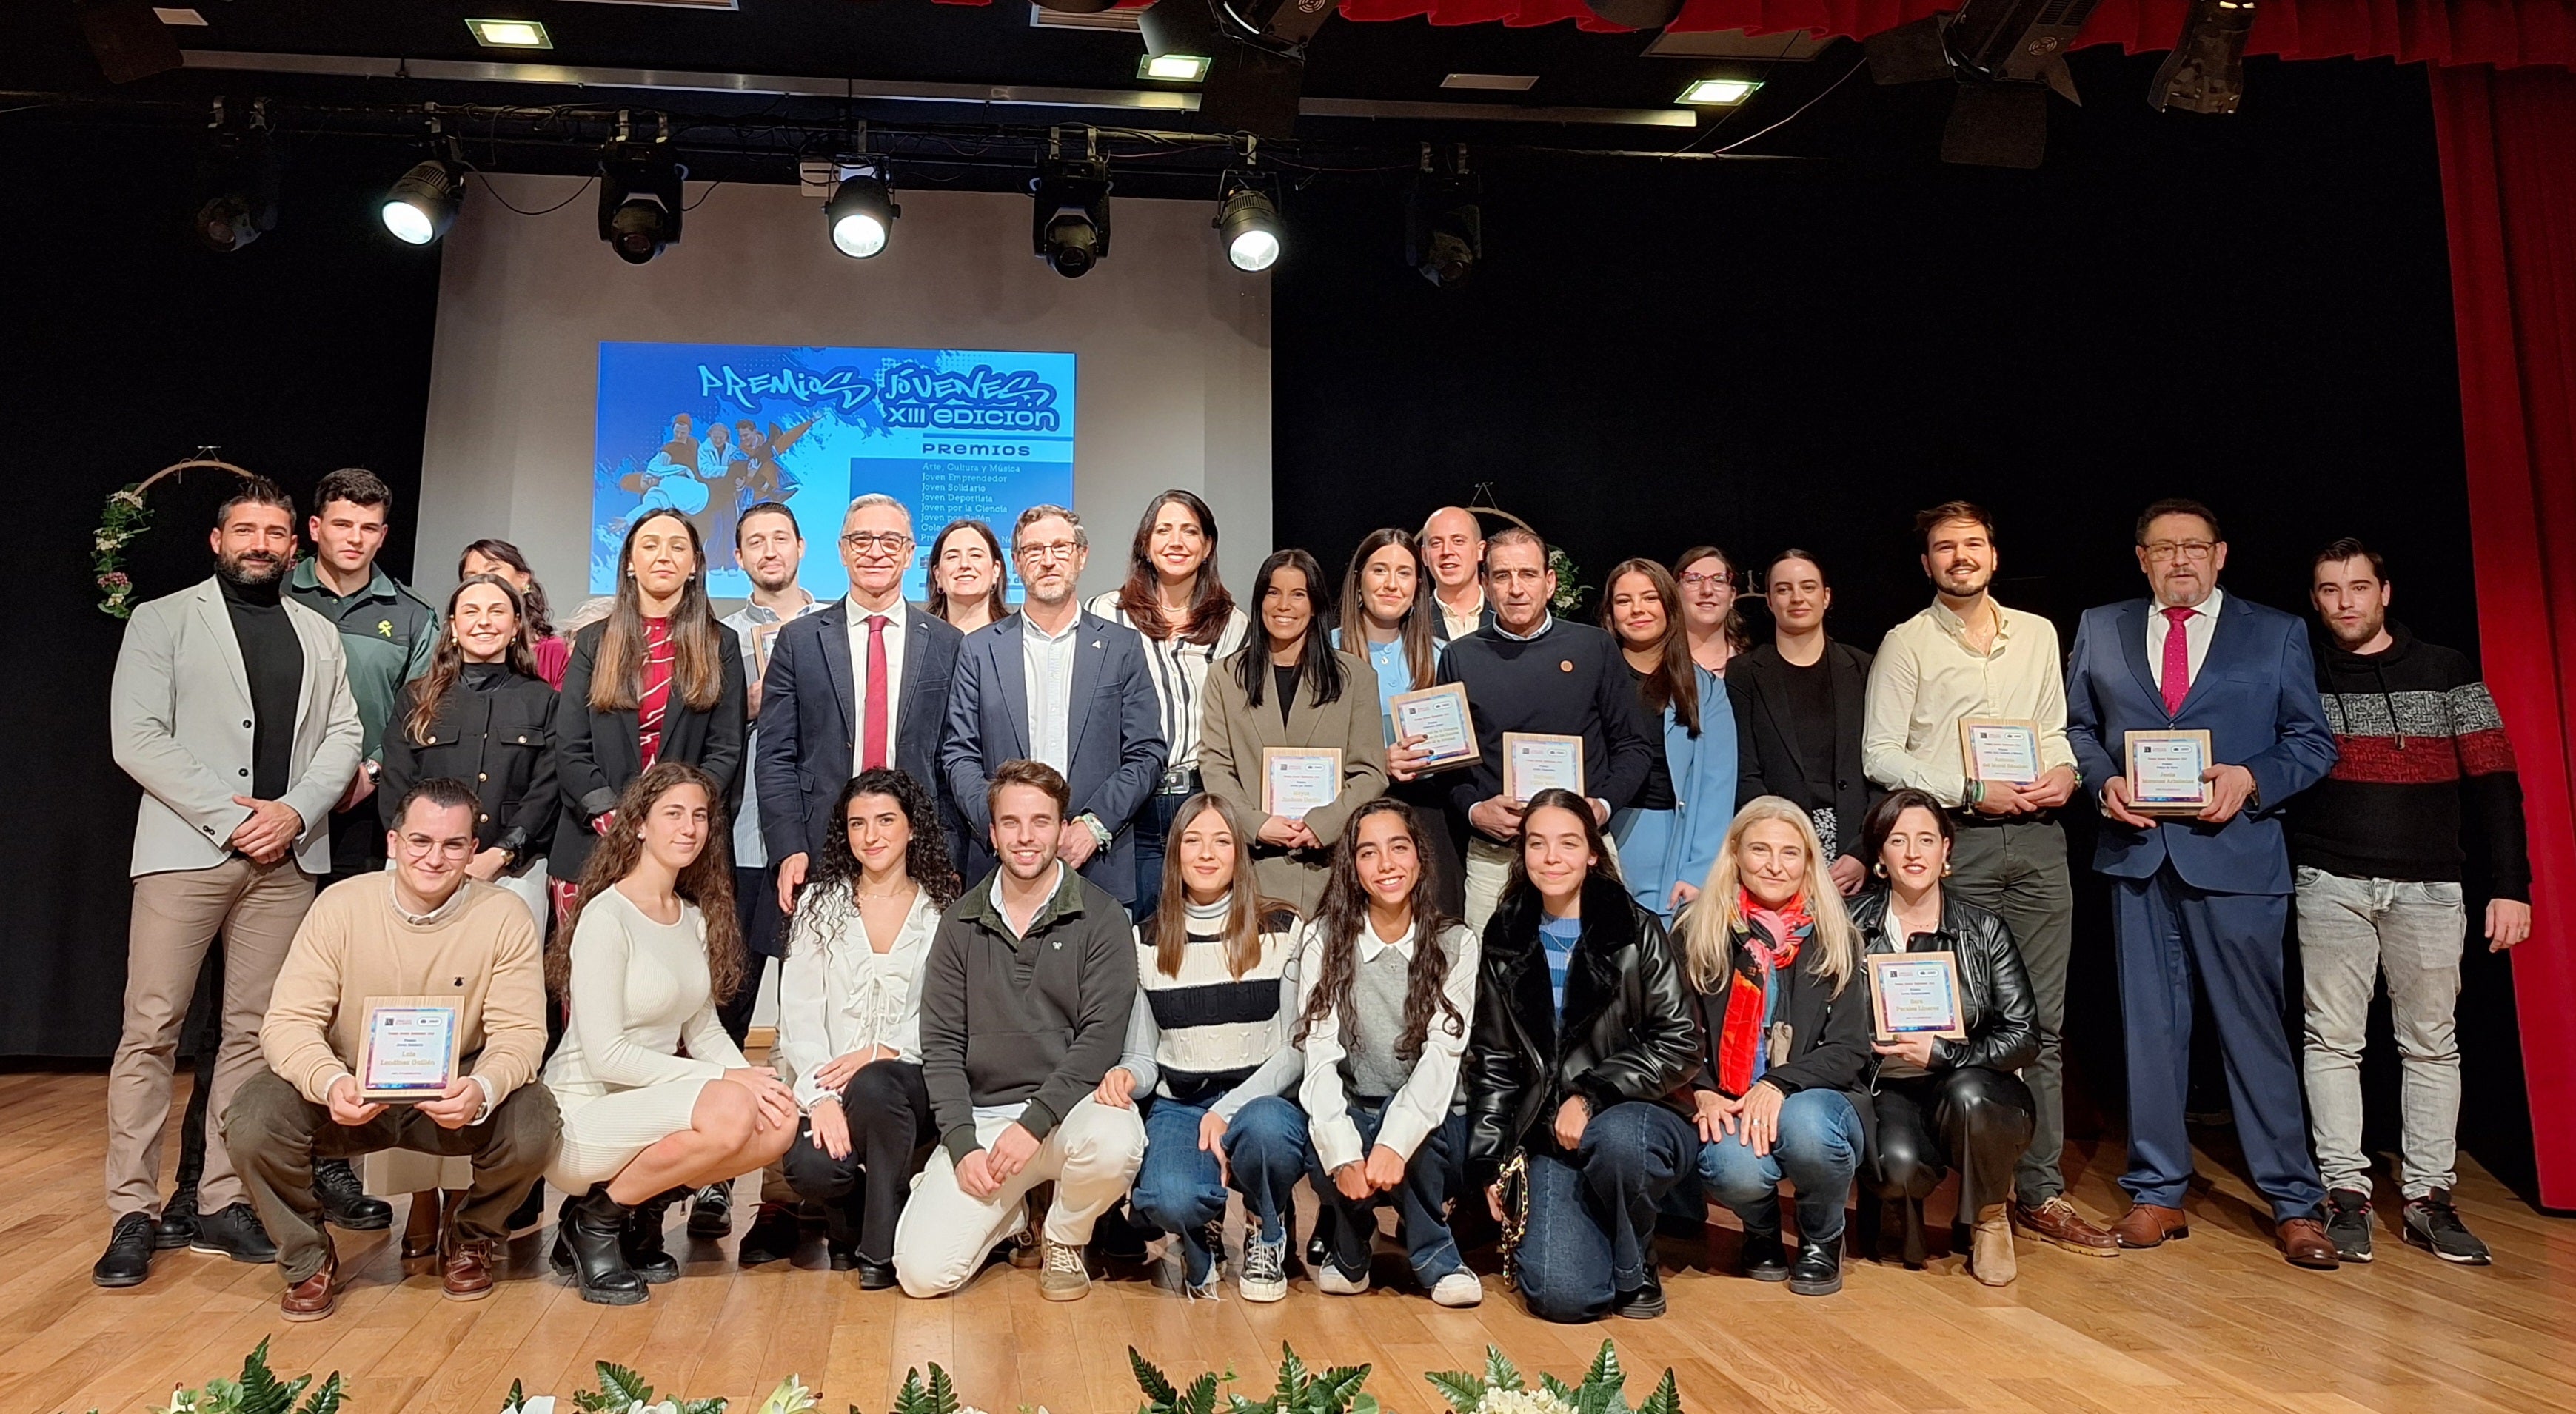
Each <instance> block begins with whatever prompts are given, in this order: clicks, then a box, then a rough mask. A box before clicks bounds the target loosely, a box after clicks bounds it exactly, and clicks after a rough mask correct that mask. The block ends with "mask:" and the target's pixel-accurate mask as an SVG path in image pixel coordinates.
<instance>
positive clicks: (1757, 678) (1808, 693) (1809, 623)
mask: <svg viewBox="0 0 2576 1414" xmlns="http://www.w3.org/2000/svg"><path fill="white" fill-rule="evenodd" d="M1761 584H1762V597H1763V600H1764V602H1766V603H1767V604H1769V605H1770V607H1771V619H1772V623H1773V625H1774V627H1773V631H1772V639H1771V641H1770V642H1769V643H1766V644H1763V645H1762V646H1761V647H1759V648H1756V649H1754V650H1753V651H1752V652H1750V653H1746V654H1744V655H1743V656H1741V657H1739V658H1737V659H1736V660H1735V661H1734V662H1733V663H1730V664H1729V665H1727V669H1726V695H1727V697H1728V698H1729V699H1730V700H1731V701H1732V702H1733V703H1734V706H1735V761H1736V767H1735V769H1736V790H1735V801H1736V804H1737V805H1738V806H1739V807H1741V806H1742V805H1743V804H1744V803H1745V802H1746V801H1750V800H1758V799H1760V798H1761V797H1763V796H1766V795H1776V796H1779V797H1780V798H1781V799H1783V800H1786V801H1788V802H1790V803H1791V804H1793V805H1795V806H1797V807H1798V808H1799V809H1801V810H1804V811H1806V812H1807V818H1808V819H1809V821H1811V822H1812V823H1813V824H1814V825H1815V827H1816V834H1817V836H1818V837H1819V838H1820V839H1822V841H1823V842H1824V846H1825V857H1826V858H1827V859H1828V860H1829V861H1830V862H1831V870H1830V872H1831V874H1832V876H1833V881H1834V887H1835V888H1837V889H1840V890H1841V891H1842V893H1843V895H1844V896H1845V897H1849V896H1851V895H1853V894H1855V893H1858V892H1860V886H1861V884H1862V883H1863V882H1865V881H1866V880H1867V879H1868V878H1869V869H1868V867H1867V861H1865V860H1863V859H1862V858H1861V857H1860V834H1861V818H1862V817H1863V816H1865V815H1867V814H1868V813H1869V803H1870V801H1871V799H1872V798H1873V793H1872V791H1871V789H1870V784H1869V777H1868V776H1866V775H1864V774H1862V772H1861V765H1860V733H1861V723H1862V717H1863V707H1864V705H1865V703H1864V699H1865V698H1866V697H1867V696H1868V693H1869V654H1867V653H1864V652H1862V651H1861V650H1860V649H1857V648H1854V647H1852V646H1851V645H1850V644H1847V643H1836V642H1834V641H1833V640H1831V639H1829V638H1827V637H1825V610H1826V609H1827V608H1828V607H1829V606H1831V605H1832V603H1833V602H1834V591H1833V586H1832V585H1830V584H1828V583H1827V582H1826V581H1825V571H1824V567H1823V566H1821V565H1819V564H1817V563H1816V557H1815V556H1813V555H1810V554H1808V553H1807V552H1806V551H1804V550H1783V551H1781V552H1780V553H1779V554H1777V555H1774V556H1772V557H1771V564H1770V566H1769V567H1768V568H1766V569H1765V570H1763V572H1762V578H1761Z"/></svg>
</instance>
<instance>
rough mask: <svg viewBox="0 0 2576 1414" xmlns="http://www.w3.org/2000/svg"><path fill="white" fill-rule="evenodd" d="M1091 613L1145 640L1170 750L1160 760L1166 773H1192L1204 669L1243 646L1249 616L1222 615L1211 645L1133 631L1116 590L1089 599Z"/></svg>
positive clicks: (1204, 697)
mask: <svg viewBox="0 0 2576 1414" xmlns="http://www.w3.org/2000/svg"><path fill="white" fill-rule="evenodd" d="M1091 612H1092V613H1094V614H1097V615H1099V616H1100V617H1102V618H1104V619H1107V620H1109V621H1110V622H1111V623H1114V624H1118V625H1120V626H1122V627H1125V628H1133V629H1136V636H1137V637H1139V638H1141V639H1143V640H1145V670H1146V671H1147V672H1148V673H1150V674H1151V675H1152V676H1153V679H1154V700H1155V701H1156V702H1157V703H1159V704H1160V705H1161V707H1162V711H1163V741H1164V743H1165V744H1166V745H1168V746H1170V747H1171V754H1170V755H1169V756H1168V757H1166V758H1165V759H1164V762H1163V767H1164V769H1165V770H1166V771H1195V770H1197V769H1198V766H1199V722H1200V721H1201V719H1203V718H1204V717H1205V716H1206V715H1207V710H1206V708H1207V678H1208V670H1209V669H1210V668H1211V667H1213V666H1214V665H1215V664H1216V662H1217V660H1218V659H1220V658H1226V657H1231V656H1233V653H1234V650H1236V649H1237V648H1240V647H1242V646H1243V639H1244V635H1245V634H1247V633H1249V632H1251V629H1252V616H1251V615H1249V614H1246V613H1245V612H1244V611H1243V609H1242V608H1241V607H1240V606H1237V607H1236V608H1235V609H1234V611H1233V612H1231V613H1229V614H1227V615H1226V618H1225V628H1224V629H1223V630H1222V631H1221V632H1219V633H1218V634H1217V636H1216V642H1214V643H1193V642H1191V641H1190V640H1188V639H1186V638H1183V637H1181V636H1180V635H1179V634H1172V635H1170V636H1169V637H1166V638H1156V637H1154V636H1153V635H1152V634H1150V633H1147V632H1145V631H1144V630H1143V629H1141V628H1137V627H1136V621H1135V620H1134V619H1132V618H1130V617H1128V615H1127V611H1126V610H1124V609H1122V608H1119V607H1118V592H1117V591H1116V590H1111V591H1110V592H1108V593H1106V594H1100V595H1095V596H1093V598H1092V600H1091Z"/></svg>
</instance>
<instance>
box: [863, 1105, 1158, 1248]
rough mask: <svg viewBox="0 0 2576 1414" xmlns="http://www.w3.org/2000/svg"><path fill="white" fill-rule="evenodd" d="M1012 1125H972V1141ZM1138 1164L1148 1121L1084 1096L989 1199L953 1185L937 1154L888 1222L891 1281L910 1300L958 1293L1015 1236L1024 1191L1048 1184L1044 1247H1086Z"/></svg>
mask: <svg viewBox="0 0 2576 1414" xmlns="http://www.w3.org/2000/svg"><path fill="white" fill-rule="evenodd" d="M1009 1124H1010V1121H1008V1120H1004V1119H984V1120H978V1121H976V1123H975V1137H976V1138H977V1139H978V1140H980V1141H981V1142H983V1143H984V1144H986V1145H990V1144H991V1143H992V1142H993V1140H994V1139H995V1138H996V1137H997V1136H999V1135H1000V1134H1001V1132H1002V1131H1003V1130H1004V1129H1005V1128H1007V1127H1009ZM1144 1161H1145V1123H1144V1121H1143V1120H1142V1119H1140V1118H1138V1117H1137V1114H1136V1111H1135V1110H1133V1109H1123V1110H1122V1109H1118V1108H1116V1107H1114V1106H1110V1105H1104V1104H1102V1103H1100V1102H1099V1101H1098V1100H1095V1099H1092V1098H1091V1097H1090V1096H1087V1095H1086V1096H1084V1097H1083V1099H1082V1102H1081V1103H1080V1104H1077V1105H1075V1106H1074V1107H1073V1112H1072V1113H1071V1114H1068V1115H1066V1116H1065V1117H1064V1122H1063V1123H1061V1124H1058V1125H1057V1126H1056V1127H1055V1128H1054V1129H1053V1130H1052V1131H1050V1132H1049V1133H1048V1134H1047V1137H1046V1140H1045V1142H1043V1143H1041V1144H1039V1145H1038V1151H1037V1152H1036V1153H1035V1154H1033V1155H1031V1156H1030V1157H1029V1161H1028V1163H1027V1165H1026V1166H1024V1167H1022V1168H1021V1170H1020V1171H1019V1172H1018V1173H1015V1174H1013V1175H1011V1177H1010V1178H1008V1179H1006V1180H1004V1181H1003V1183H1002V1186H1001V1187H999V1188H997V1189H995V1190H993V1194H992V1196H991V1197H988V1198H977V1197H975V1196H973V1195H971V1194H969V1193H968V1192H967V1191H966V1190H965V1189H963V1188H960V1187H958V1186H957V1167H956V1165H955V1164H954V1163H952V1162H950V1161H949V1158H948V1150H947V1149H946V1148H945V1147H942V1148H938V1149H934V1150H932V1151H931V1155H930V1163H929V1164H928V1165H927V1166H926V1167H924V1168H923V1169H922V1171H921V1177H920V1178H919V1179H917V1180H915V1182H914V1186H913V1190H912V1197H911V1198H910V1199H909V1200H908V1201H906V1202H905V1204H904V1205H903V1217H902V1219H901V1220H900V1221H898V1222H897V1223H896V1224H895V1228H894V1272H895V1277H896V1279H897V1280H899V1281H901V1282H902V1283H903V1290H904V1294H905V1295H907V1296H945V1295H946V1294H948V1293H949V1292H952V1291H955V1290H956V1289H957V1288H959V1287H961V1286H964V1285H965V1284H966V1279H967V1278H968V1277H971V1276H973V1275H975V1273H976V1271H977V1270H979V1269H980V1268H981V1267H982V1266H983V1265H984V1256H985V1254H986V1253H988V1252H990V1251H992V1250H993V1244H994V1243H997V1242H999V1241H1001V1240H1002V1239H1003V1238H1005V1237H1008V1236H1010V1235H1011V1233H1012V1232H1014V1231H1015V1230H1017V1229H1018V1227H1019V1225H1020V1213H1021V1204H1022V1202H1023V1201H1024V1200H1025V1199H1026V1198H1027V1197H1028V1192H1029V1190H1030V1189H1032V1188H1035V1187H1037V1186H1038V1185H1039V1184H1041V1183H1045V1182H1048V1181H1050V1180H1052V1181H1053V1182H1054V1183H1055V1206H1054V1207H1053V1208H1050V1209H1049V1210H1048V1211H1047V1215H1046V1228H1045V1232H1046V1239H1047V1241H1049V1242H1053V1243H1056V1244H1058V1245H1060V1246H1068V1247H1079V1246H1081V1245H1083V1244H1084V1243H1087V1242H1089V1241H1090V1240H1091V1224H1092V1223H1093V1221H1094V1220H1096V1219H1097V1218H1099V1216H1100V1215H1101V1214H1102V1213H1105V1212H1107V1211H1108V1210H1109V1205H1110V1204H1112V1203H1115V1202H1117V1201H1118V1200H1119V1199H1120V1198H1122V1197H1125V1196H1126V1193H1127V1185H1128V1184H1129V1183H1130V1182H1132V1181H1133V1180H1134V1179H1135V1177H1136V1169H1137V1166H1138V1165H1140V1164H1142V1163H1143V1162H1144Z"/></svg>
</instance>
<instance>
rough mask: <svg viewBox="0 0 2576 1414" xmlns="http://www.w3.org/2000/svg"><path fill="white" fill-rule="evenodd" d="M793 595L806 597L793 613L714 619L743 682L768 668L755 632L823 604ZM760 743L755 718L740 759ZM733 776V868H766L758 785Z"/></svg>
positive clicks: (751, 612)
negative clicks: (737, 659) (727, 637)
mask: <svg viewBox="0 0 2576 1414" xmlns="http://www.w3.org/2000/svg"><path fill="white" fill-rule="evenodd" d="M796 592H797V593H799V594H803V595H805V603H804V605H803V606H802V607H800V608H798V609H797V611H796V612H795V613H792V614H781V613H779V612H778V611H777V610H775V609H772V608H770V607H769V606H767V605H765V604H745V605H743V606H742V607H741V608H739V609H736V610H734V611H733V612H732V613H730V614H727V615H725V616H724V617H723V618H721V619H719V620H717V622H718V623H721V624H723V625H724V626H725V627H726V628H729V629H732V630H733V636H734V640H735V643H736V646H738V647H740V648H741V649H742V676H743V680H744V681H745V682H758V681H760V678H761V671H762V669H763V668H764V667H766V666H767V665H766V663H765V662H764V661H763V658H764V655H763V654H762V653H761V652H760V650H759V649H758V647H757V646H756V645H757V641H758V635H757V632H756V631H757V630H758V629H759V628H760V627H761V626H762V625H764V624H775V623H785V622H787V621H789V620H791V619H801V618H803V617H805V616H806V615H807V614H810V613H813V612H814V611H815V610H817V609H820V608H822V607H823V605H822V602H821V601H820V600H817V599H816V598H815V597H814V596H813V595H811V594H806V593H805V591H804V590H802V589H799V590H797V591H796ZM769 645H770V647H772V648H776V647H777V646H778V637H777V635H775V634H772V635H770V637H769ZM759 741H760V719H759V718H757V717H755V718H753V719H752V720H751V721H750V722H749V723H747V724H745V726H744V727H743V734H742V759H743V760H744V761H746V762H747V761H750V760H752V759H753V758H752V754H751V753H752V749H753V748H754V747H755V746H757V745H758V744H759ZM735 774H736V775H737V776H739V777H740V778H741V780H742V808H741V809H740V810H738V811H736V812H735V813H734V817H733V867H735V868H736V869H766V868H768V867H769V847H768V846H767V845H764V844H762V843H761V842H760V790H759V783H758V782H757V781H755V780H754V779H753V773H752V772H751V771H749V770H747V769H746V770H742V771H738V772H736V773H735Z"/></svg>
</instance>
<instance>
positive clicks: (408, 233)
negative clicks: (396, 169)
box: [380, 157, 465, 245]
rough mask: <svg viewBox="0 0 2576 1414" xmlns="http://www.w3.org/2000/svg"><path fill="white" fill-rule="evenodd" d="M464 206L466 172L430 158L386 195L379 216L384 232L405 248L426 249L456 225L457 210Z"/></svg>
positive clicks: (407, 173) (455, 166) (404, 175)
mask: <svg viewBox="0 0 2576 1414" xmlns="http://www.w3.org/2000/svg"><path fill="white" fill-rule="evenodd" d="M464 202H465V168H464V166H463V165H462V164H460V163H456V162H451V161H449V160H447V159H445V158H442V157H433V158H430V159H429V160H428V161H426V162H422V163H420V164H419V165H417V166H415V167H413V168H412V169H411V170H410V171H408V172H405V173H403V174H402V179H401V180H400V181H397V182H395V183H394V186H393V190H391V191H389V192H386V193H385V202H384V206H383V207H382V208H381V213H380V214H381V215H382V216H383V217H384V222H385V229H386V230H388V231H391V232H393V233H394V239H396V240H399V241H401V242H403V243H404V244H406V245H427V244H429V243H430V242H431V241H434V240H437V239H438V238H439V237H440V236H443V235H446V234H447V228H448V227H450V226H453V225H455V224H456V208H457V207H459V206H461V205H463V204H464Z"/></svg>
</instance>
